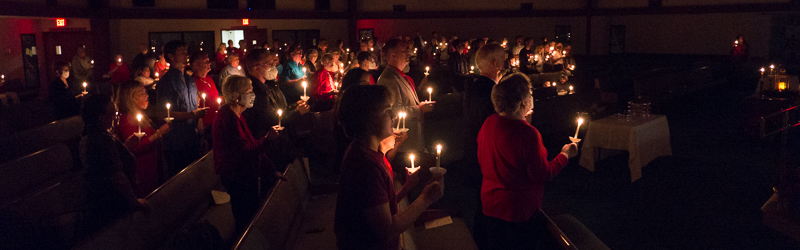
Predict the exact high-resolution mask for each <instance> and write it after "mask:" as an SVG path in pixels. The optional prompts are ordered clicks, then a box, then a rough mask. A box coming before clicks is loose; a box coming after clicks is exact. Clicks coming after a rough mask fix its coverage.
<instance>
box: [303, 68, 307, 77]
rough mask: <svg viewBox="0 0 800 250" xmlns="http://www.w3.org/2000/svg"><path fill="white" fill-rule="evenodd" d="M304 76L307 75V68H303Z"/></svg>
mask: <svg viewBox="0 0 800 250" xmlns="http://www.w3.org/2000/svg"><path fill="white" fill-rule="evenodd" d="M303 75H304V76H305V75H306V68H305V67H303Z"/></svg>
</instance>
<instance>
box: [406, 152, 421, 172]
mask: <svg viewBox="0 0 800 250" xmlns="http://www.w3.org/2000/svg"><path fill="white" fill-rule="evenodd" d="M408 159H411V167H408V168H406V169H407V170H408V173H411V174H413V173H415V172H417V170H419V167H416V166H414V154H410V155H408Z"/></svg>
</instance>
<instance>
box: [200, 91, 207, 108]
mask: <svg viewBox="0 0 800 250" xmlns="http://www.w3.org/2000/svg"><path fill="white" fill-rule="evenodd" d="M200 97H203V105H202V106H203V108H205V107H206V93H202V94H200Z"/></svg>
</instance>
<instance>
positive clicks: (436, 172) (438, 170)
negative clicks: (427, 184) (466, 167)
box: [428, 167, 447, 179]
mask: <svg viewBox="0 0 800 250" xmlns="http://www.w3.org/2000/svg"><path fill="white" fill-rule="evenodd" d="M428 170H430V171H431V174H432V175H433V178H434V179H435V178H441V177H442V176H443V175H444V174H445V173H447V169H445V168H443V167H431V168H428Z"/></svg>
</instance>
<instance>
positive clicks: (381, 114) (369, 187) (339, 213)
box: [334, 86, 444, 249]
mask: <svg viewBox="0 0 800 250" xmlns="http://www.w3.org/2000/svg"><path fill="white" fill-rule="evenodd" d="M389 98H390V95H389V93H388V90H387V89H386V87H384V86H352V87H350V88H349V89H348V90H347V91H346V92H345V93H344V94H343V96H342V100H341V103H340V108H339V110H338V112H339V113H338V116H339V121H340V122H341V123H342V126H343V128H344V130H345V132H346V134H347V136H348V137H349V138H351V139H352V140H353V142H351V143H350V146H349V147H348V149H347V152H346V153H345V156H344V159H343V160H342V170H341V175H340V180H339V195H338V198H337V202H336V215H335V219H334V232H335V234H336V245H337V246H338V247H339V249H398V248H399V247H400V234H401V233H403V232H404V231H405V230H407V229H408V228H409V227H412V226H413V225H414V221H415V220H416V219H417V217H419V216H420V214H422V212H423V211H424V210H425V209H426V208H427V207H428V206H430V205H431V204H433V203H434V202H436V201H437V200H439V198H441V197H442V195H443V192H444V184H443V182H442V179H441V178H436V179H435V180H432V182H431V183H429V184H427V185H426V186H425V188H424V189H423V191H422V194H421V195H420V196H419V197H418V198H417V199H416V200H415V201H414V202H413V203H412V204H411V205H409V206H408V208H406V209H405V210H403V211H402V212H401V211H399V209H398V207H397V200H398V199H402V196H398V193H396V192H395V188H394V180H393V178H392V170H391V166H390V165H389V164H388V161H387V160H386V158H385V157H384V154H383V152H382V151H381V142H382V141H384V139H386V138H388V137H390V136H392V124H393V118H394V117H396V115H395V114H394V113H393V112H392V109H391V106H390V104H391V101H390V100H389ZM409 179H412V178H409ZM414 184H415V183H412V182H406V185H409V186H413V185H414ZM403 189H406V187H405V185H404V188H403Z"/></svg>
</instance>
